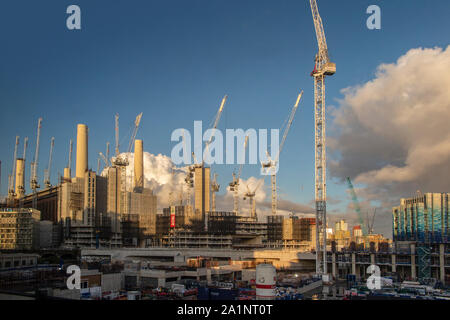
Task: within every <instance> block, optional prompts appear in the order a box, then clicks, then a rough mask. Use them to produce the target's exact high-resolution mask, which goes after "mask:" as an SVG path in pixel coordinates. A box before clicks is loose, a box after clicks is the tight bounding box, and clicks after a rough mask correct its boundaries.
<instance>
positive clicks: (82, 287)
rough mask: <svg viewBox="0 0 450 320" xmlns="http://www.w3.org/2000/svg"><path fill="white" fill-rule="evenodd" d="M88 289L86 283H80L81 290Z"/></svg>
mask: <svg viewBox="0 0 450 320" xmlns="http://www.w3.org/2000/svg"><path fill="white" fill-rule="evenodd" d="M87 287H88V281H83V282H81V289H86V288H87Z"/></svg>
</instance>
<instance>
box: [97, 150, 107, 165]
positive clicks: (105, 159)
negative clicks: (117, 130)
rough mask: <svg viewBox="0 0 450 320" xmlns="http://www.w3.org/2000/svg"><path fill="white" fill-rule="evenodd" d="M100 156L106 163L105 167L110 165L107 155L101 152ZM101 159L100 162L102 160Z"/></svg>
mask: <svg viewBox="0 0 450 320" xmlns="http://www.w3.org/2000/svg"><path fill="white" fill-rule="evenodd" d="M98 155H99V156H100V158H101V159H102V160H103V162H104V163H105V165H106V166H107V165H108V158H106V157H105V155H104V154H103V153H102V152H99V153H98ZM100 158H99V160H100Z"/></svg>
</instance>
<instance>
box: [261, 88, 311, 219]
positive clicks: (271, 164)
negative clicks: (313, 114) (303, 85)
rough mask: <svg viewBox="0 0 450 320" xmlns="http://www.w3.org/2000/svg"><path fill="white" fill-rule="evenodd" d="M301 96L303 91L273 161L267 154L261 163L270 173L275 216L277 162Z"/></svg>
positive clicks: (299, 96) (274, 213) (293, 109)
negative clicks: (264, 160) (265, 160)
mask: <svg viewBox="0 0 450 320" xmlns="http://www.w3.org/2000/svg"><path fill="white" fill-rule="evenodd" d="M302 95H303V90H302V91H301V92H300V94H299V95H298V97H297V101H296V102H295V105H294V107H293V108H292V110H291V114H290V115H289V120H288V122H287V125H286V128H285V129H284V133H283V138H282V139H281V144H280V148H279V149H278V153H277V154H276V155H275V159H273V160H272V159H271V158H270V155H269V153H267V158H268V161H267V162H263V163H262V168H263V169H264V170H265V171H266V172H267V173H270V180H271V184H272V214H273V215H276V214H277V167H278V160H279V158H280V153H281V150H283V146H284V143H285V142H286V138H287V135H288V133H289V129H290V128H291V125H292V122H293V121H294V116H295V113H296V112H297V109H298V105H299V103H300V100H301V98H302Z"/></svg>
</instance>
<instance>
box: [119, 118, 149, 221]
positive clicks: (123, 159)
mask: <svg viewBox="0 0 450 320" xmlns="http://www.w3.org/2000/svg"><path fill="white" fill-rule="evenodd" d="M141 118H142V112H141V113H140V114H138V115H137V117H136V119H135V121H134V128H133V132H132V134H131V138H130V142H129V144H128V149H127V151H126V153H125V154H123V155H121V154H120V153H119V114H116V115H115V134H116V150H115V151H116V156H115V158H114V160H113V161H112V164H113V165H114V166H115V167H117V168H118V169H119V172H120V181H121V183H120V185H121V197H122V201H121V202H120V205H121V210H120V212H121V213H127V212H128V203H127V199H128V197H127V195H126V191H127V171H126V168H127V166H128V165H129V162H128V154H129V153H130V152H131V148H132V147H133V144H134V139H135V138H136V135H137V131H138V129H139V124H140V123H141Z"/></svg>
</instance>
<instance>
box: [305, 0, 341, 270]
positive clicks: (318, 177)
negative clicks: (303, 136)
mask: <svg viewBox="0 0 450 320" xmlns="http://www.w3.org/2000/svg"><path fill="white" fill-rule="evenodd" d="M310 5H311V12H312V17H313V21H314V28H315V31H316V38H317V45H318V49H319V50H318V52H317V54H316V57H315V65H314V70H313V71H312V73H311V76H312V77H314V127H315V202H316V273H317V274H319V275H323V274H327V232H326V228H327V218H326V197H327V196H326V194H327V193H326V122H325V111H326V109H325V76H331V75H333V74H335V73H336V64H334V63H332V62H330V59H329V55H328V47H327V41H326V38H325V32H324V29H323V24H322V19H321V17H320V14H319V9H318V7H317V1H316V0H310Z"/></svg>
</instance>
